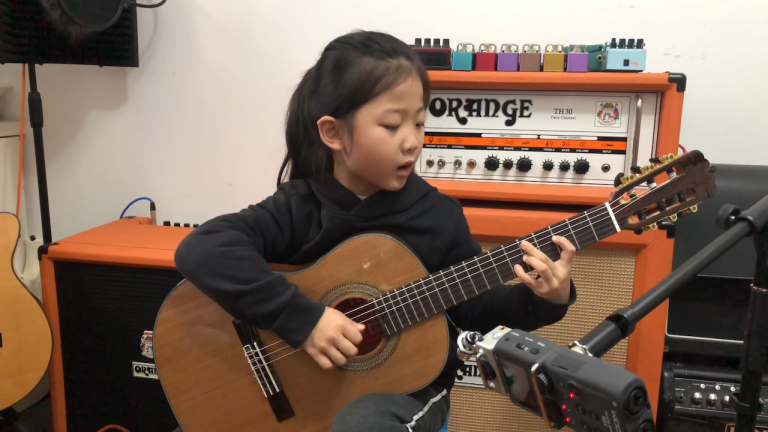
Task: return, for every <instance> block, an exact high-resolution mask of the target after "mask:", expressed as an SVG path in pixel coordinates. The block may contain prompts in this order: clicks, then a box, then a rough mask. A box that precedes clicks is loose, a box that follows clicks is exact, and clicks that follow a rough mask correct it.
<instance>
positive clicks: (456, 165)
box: [453, 159, 461, 169]
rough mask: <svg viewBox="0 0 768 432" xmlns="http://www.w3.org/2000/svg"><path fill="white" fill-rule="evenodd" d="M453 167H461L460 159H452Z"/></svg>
mask: <svg viewBox="0 0 768 432" xmlns="http://www.w3.org/2000/svg"><path fill="white" fill-rule="evenodd" d="M453 168H454V169H459V168H461V159H455V160H454V161H453Z"/></svg>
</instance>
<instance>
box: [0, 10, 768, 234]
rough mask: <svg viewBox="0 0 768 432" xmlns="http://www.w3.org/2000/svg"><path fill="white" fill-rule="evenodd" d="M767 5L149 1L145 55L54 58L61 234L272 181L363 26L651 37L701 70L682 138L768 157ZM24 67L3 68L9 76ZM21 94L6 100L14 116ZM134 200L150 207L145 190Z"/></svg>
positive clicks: (676, 60) (692, 144)
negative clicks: (291, 110)
mask: <svg viewBox="0 0 768 432" xmlns="http://www.w3.org/2000/svg"><path fill="white" fill-rule="evenodd" d="M289 5H290V6H289ZM767 16H768V3H767V2H764V1H762V0H751V1H748V0H731V1H728V0H722V1H714V0H709V1H704V0H698V1H693V0H690V1H678V0H663V1H662V0H635V1H623V0H616V1H612V2H590V1H574V0H548V1H543V0H541V1H535V2H534V1H528V2H522V1H509V0H495V1H481V2H476V3H473V4H470V2H467V1H461V2H459V1H454V2H448V1H435V0H430V1H424V0H422V1H413V0H407V1H406V0H388V1H386V2H368V1H359V0H355V1H352V0H333V1H331V0H326V1H317V0H315V1H308V0H301V1H295V0H294V1H281V2H278V1H272V0H269V1H265V0H227V1H213V0H169V1H168V3H167V4H166V5H165V6H163V7H161V8H159V9H156V10H141V11H140V12H139V30H140V36H139V37H140V52H141V67H140V68H138V69H130V70H128V69H114V68H104V69H99V68H96V67H83V66H61V65H46V66H43V67H42V68H40V69H39V72H38V74H39V81H40V91H41V92H42V95H43V102H44V108H45V146H46V159H47V166H48V178H49V192H50V205H51V218H52V223H53V237H54V238H61V237H64V236H68V235H71V234H74V233H77V232H79V231H82V230H85V229H88V228H91V227H93V226H95V225H99V224H103V223H106V222H108V221H110V220H113V219H115V218H117V217H118V216H119V214H120V212H121V211H122V209H123V207H124V206H125V205H126V204H127V203H128V202H129V201H131V200H132V199H133V198H135V197H138V196H143V195H148V196H150V197H152V198H153V199H155V200H156V201H157V202H158V209H159V211H158V213H159V214H158V219H159V220H165V219H170V220H174V221H180V222H193V223H194V222H202V221H204V220H206V219H208V218H210V217H213V216H215V215H217V214H220V213H223V212H231V211H237V210H239V209H240V208H242V207H244V206H245V205H247V204H249V203H253V202H257V201H259V200H261V199H263V198H264V197H265V196H267V195H268V194H270V193H272V191H273V190H274V187H275V178H276V175H277V170H278V168H279V164H280V161H281V159H282V155H283V145H284V143H283V132H282V128H283V120H284V115H285V114H284V110H285V107H286V104H287V101H288V98H289V96H290V94H291V92H292V90H293V88H294V86H295V85H296V84H297V83H298V81H299V79H300V77H301V74H302V73H303V71H304V70H305V69H306V68H308V67H309V66H310V65H311V64H312V63H313V62H314V61H315V60H316V58H317V56H318V55H319V52H320V50H321V49H322V47H323V46H324V45H325V44H326V43H327V42H329V41H330V40H331V39H332V38H333V37H335V36H338V35H340V34H343V33H345V32H347V31H350V30H352V29H356V28H363V29H378V30H382V31H386V32H390V33H392V34H394V35H395V36H397V37H399V38H401V39H403V40H405V41H408V42H410V41H412V40H413V38H415V37H422V38H424V37H435V36H438V37H441V38H445V37H448V38H450V39H451V44H452V45H453V46H455V45H456V43H458V42H461V41H472V42H475V43H480V42H484V41H488V42H495V43H497V44H500V43H503V42H514V43H518V44H522V43H526V42H536V43H540V44H546V43H564V44H569V43H600V42H603V41H604V40H606V39H608V38H610V37H627V38H629V37H632V38H644V39H645V40H646V43H647V49H648V51H649V54H648V68H647V69H648V71H651V72H664V71H675V72H683V73H685V74H687V76H688V89H687V91H686V96H685V108H684V117H683V125H682V134H681V135H682V136H681V142H682V143H683V144H684V145H685V146H687V147H688V149H700V150H702V151H703V152H704V153H705V155H706V156H707V157H708V158H709V159H710V160H711V161H713V162H719V163H740V164H768V145H766V140H765V138H764V132H763V130H762V129H763V128H760V127H759V126H758V125H759V124H761V123H762V121H764V119H766V118H768V108H766V105H767V104H766V102H765V98H766V96H767V95H768V92H766V89H767V86H766V84H765V79H764V76H765V71H766V66H768V61H766V56H765V54H764V53H762V51H761V49H760V47H759V46H757V45H756V44H757V42H756V41H761V40H765V39H766V38H768V26H766V21H765V20H766V17H767ZM19 69H20V67H19V66H14V65H7V66H2V67H0V85H2V83H4V82H12V83H18V77H19V74H20V70H19ZM18 93H19V92H18V90H16V93H15V95H16V97H18ZM6 99H8V101H7V102H2V101H4V100H6ZM11 99H13V98H10V99H9V98H7V97H6V98H3V99H2V100H0V109H3V111H2V113H3V114H4V113H6V112H8V110H10V111H11V113H10V115H11V116H13V113H14V111H13V110H16V112H17V111H18V101H17V100H11ZM6 105H8V106H9V107H10V108H7V107H6ZM26 147H27V149H31V148H32V143H31V139H30V140H29V141H28V145H27V146H26ZM25 153H26V152H25ZM28 157H29V160H30V162H31V155H28ZM25 165H26V164H25ZM26 168H30V170H26ZM26 168H25V174H26V175H27V177H32V176H34V171H33V170H31V169H32V168H34V166H33V164H31V165H27V167H26ZM28 191H29V192H28V194H30V195H35V197H36V194H35V189H29V186H28ZM31 198H32V197H30V201H32V200H31ZM29 206H30V208H36V207H34V204H33V203H30V204H29ZM131 213H133V214H148V207H147V204H146V202H143V203H137V204H136V205H135V206H134V208H133V212H131ZM30 226H35V222H34V221H31V224H30Z"/></svg>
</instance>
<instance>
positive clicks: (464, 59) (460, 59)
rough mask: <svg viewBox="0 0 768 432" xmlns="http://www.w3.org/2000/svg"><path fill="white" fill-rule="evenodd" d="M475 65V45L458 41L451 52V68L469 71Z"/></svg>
mask: <svg viewBox="0 0 768 432" xmlns="http://www.w3.org/2000/svg"><path fill="white" fill-rule="evenodd" d="M474 65H475V46H474V45H473V44H471V43H466V42H465V43H460V44H459V45H458V46H457V47H456V51H454V52H453V61H452V62H451V69H452V70H462V71H471V70H472V67H473V66H474Z"/></svg>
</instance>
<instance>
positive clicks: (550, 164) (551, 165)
mask: <svg viewBox="0 0 768 432" xmlns="http://www.w3.org/2000/svg"><path fill="white" fill-rule="evenodd" d="M542 167H543V168H544V171H552V169H553V168H554V167H555V164H554V163H553V162H552V161H551V160H545V161H544V164H543V165H542Z"/></svg>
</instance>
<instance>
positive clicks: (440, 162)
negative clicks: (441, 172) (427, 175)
mask: <svg viewBox="0 0 768 432" xmlns="http://www.w3.org/2000/svg"><path fill="white" fill-rule="evenodd" d="M437 167H438V168H440V169H443V168H445V159H438V160H437Z"/></svg>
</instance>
